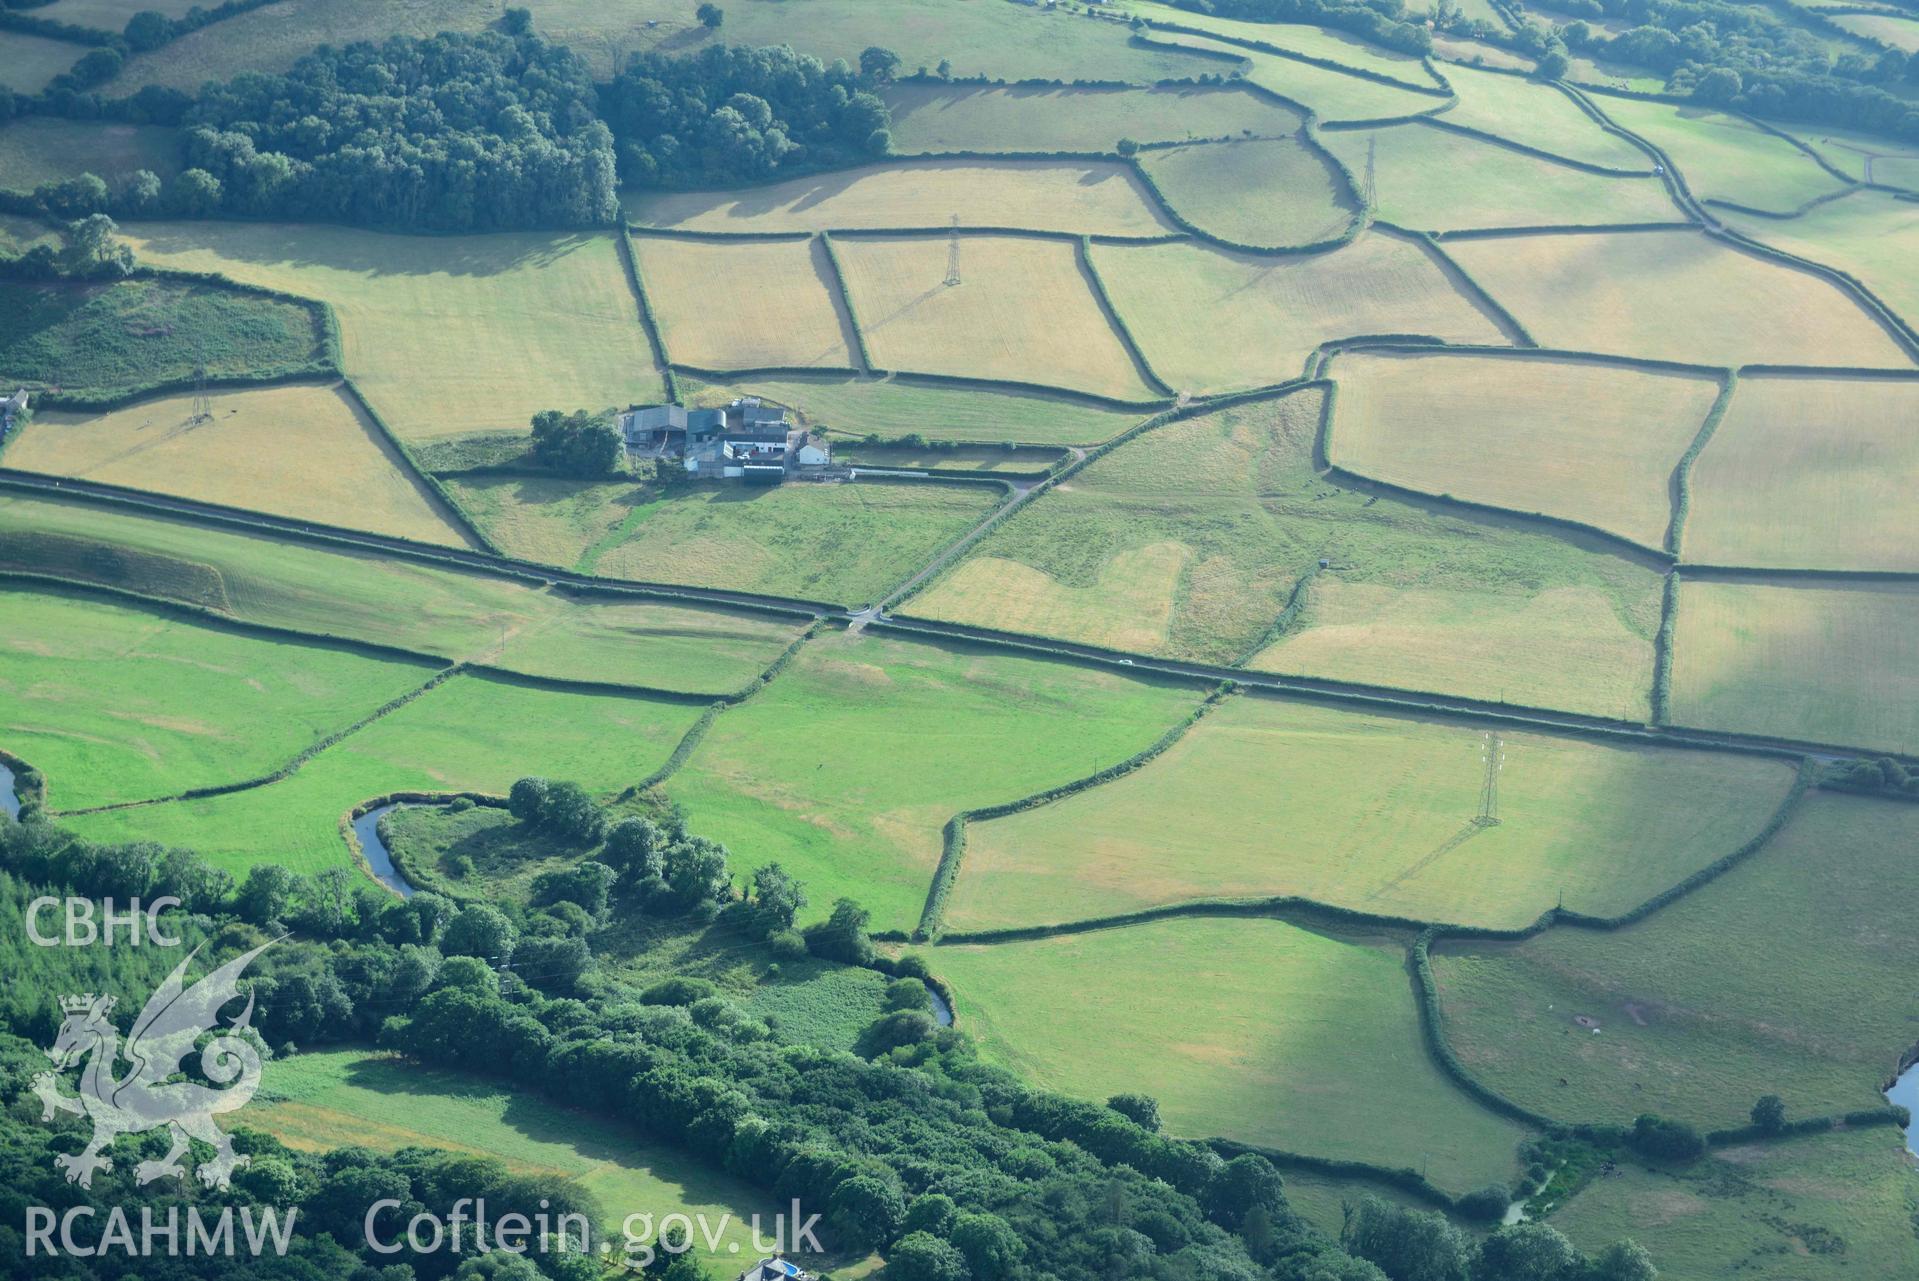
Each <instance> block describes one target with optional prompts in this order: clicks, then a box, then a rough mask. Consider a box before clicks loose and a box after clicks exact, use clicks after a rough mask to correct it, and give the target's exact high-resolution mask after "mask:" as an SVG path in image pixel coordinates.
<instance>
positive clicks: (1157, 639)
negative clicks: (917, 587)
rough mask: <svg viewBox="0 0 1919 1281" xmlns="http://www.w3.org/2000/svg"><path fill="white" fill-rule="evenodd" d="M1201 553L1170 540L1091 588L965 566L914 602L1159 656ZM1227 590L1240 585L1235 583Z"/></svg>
mask: <svg viewBox="0 0 1919 1281" xmlns="http://www.w3.org/2000/svg"><path fill="white" fill-rule="evenodd" d="M1198 555H1199V552H1198V550H1197V549H1195V548H1193V547H1191V546H1189V545H1187V544H1185V543H1181V542H1175V541H1172V540H1170V539H1169V540H1167V541H1165V542H1158V543H1150V544H1148V545H1146V546H1144V547H1128V548H1125V549H1124V550H1121V551H1118V552H1115V553H1114V554H1113V556H1112V557H1111V558H1109V559H1108V560H1107V561H1106V562H1105V563H1104V564H1102V565H1100V566H1099V568H1098V569H1097V570H1096V571H1095V576H1094V578H1093V581H1091V582H1090V583H1085V584H1077V583H1068V582H1061V581H1060V580H1059V579H1058V578H1055V577H1054V576H1053V575H1051V574H1049V573H1047V572H1046V571H1045V570H1042V569H1035V568H1034V567H1033V566H1031V565H1028V564H1026V563H1024V562H1022V561H1017V560H1012V559H1010V558H1007V557H1003V556H991V555H982V556H974V557H969V558H968V559H966V560H964V561H962V562H961V563H960V564H959V566H958V567H957V568H955V569H954V570H953V571H952V572H951V573H950V574H948V575H947V576H946V577H945V578H943V579H941V580H940V581H939V583H938V585H937V586H936V587H934V588H933V589H932V590H931V591H929V592H928V593H927V594H926V595H925V596H924V597H923V598H921V599H920V600H918V601H915V602H914V603H913V612H914V613H919V614H924V615H926V616H928V617H931V618H943V619H949V620H953V621H959V622H965V621H975V620H981V619H990V620H992V621H991V623H990V624H987V625H989V626H991V627H993V628H995V629H996V630H999V631H1006V632H1024V633H1027V634H1030V635H1035V636H1064V637H1072V638H1076V639H1077V638H1086V639H1087V640H1089V641H1090V642H1091V643H1093V644H1097V645H1102V646H1105V647H1106V648H1108V649H1119V650H1130V651H1133V652H1135V653H1156V652H1159V651H1162V650H1164V649H1165V648H1166V647H1167V644H1168V640H1169V638H1170V636H1171V634H1172V630H1173V621H1174V618H1175V616H1176V615H1177V614H1178V612H1179V607H1180V604H1181V603H1182V602H1181V600H1180V596H1181V589H1182V587H1183V586H1184V584H1185V582H1186V579H1187V569H1188V566H1190V565H1191V564H1192V563H1193V561H1194V560H1195V559H1196V558H1197V557H1198ZM1229 586H1237V584H1230V585H1229Z"/></svg>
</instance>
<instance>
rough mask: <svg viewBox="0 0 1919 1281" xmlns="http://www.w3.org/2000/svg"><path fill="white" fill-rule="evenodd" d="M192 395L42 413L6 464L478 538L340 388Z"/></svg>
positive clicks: (437, 537) (326, 519)
mask: <svg viewBox="0 0 1919 1281" xmlns="http://www.w3.org/2000/svg"><path fill="white" fill-rule="evenodd" d="M206 400H207V406H208V409H207V412H209V413H210V414H211V415H212V418H211V419H210V420H206V421H202V420H200V419H198V418H197V417H196V415H195V412H194V406H195V405H196V403H198V398H197V397H196V396H194V395H193V394H192V393H191V392H188V393H183V394H180V395H175V396H163V397H160V398H159V399H157V400H142V401H137V402H135V403H134V404H131V405H128V406H127V407H126V408H124V409H118V410H115V411H113V412H112V413H107V414H99V415H84V414H62V413H57V412H53V411H48V412H45V413H41V414H38V415H36V416H35V417H34V420H33V422H32V423H31V424H30V425H29V426H28V428H27V429H26V430H25V431H23V432H22V433H21V434H20V438H19V439H18V440H16V441H14V442H13V443H12V444H11V445H9V446H8V448H7V465H8V466H10V467H18V468H21V469H22V470H25V471H37V472H45V473H47V474H49V475H53V476H76V477H81V478H84V479H87V480H95V481H103V482H105V483H107V484H112V485H124V486H127V487H128V488H131V489H145V490H151V491H154V492H157V493H163V494H176V495H179V496H180V497H183V498H195V499H201V500H204V501H206V502H213V503H222V504H224V505H226V506H229V507H244V508H249V509H252V510H255V511H266V512H272V513H274V514H276V515H281V516H292V517H294V518H296V519H301V520H314V521H320V522H323V523H325V524H330V525H341V526H345V527H347V528H350V529H369V530H372V531H374V532H375V533H381V534H395V535H398V536H400V537H402V538H413V539H418V540H420V541H422V542H428V543H446V544H449V545H451V546H455V547H466V546H468V545H469V540H468V538H467V536H466V535H465V534H464V533H462V532H461V530H460V529H459V528H458V527H457V526H455V525H454V524H453V522H452V520H451V518H450V516H449V515H448V514H447V513H446V510H445V504H444V503H443V502H442V501H441V500H440V499H439V498H438V497H437V496H435V495H434V494H433V493H432V491H431V490H429V489H428V488H427V487H426V485H425V483H424V482H422V481H421V480H420V479H419V477H417V476H416V475H415V474H414V473H413V471H412V469H411V468H410V467H409V466H408V465H407V462H406V460H405V459H403V458H401V457H400V455H399V452H398V451H397V450H395V449H394V448H393V445H392V444H391V442H389V441H388V440H387V439H386V437H384V436H383V435H381V434H380V432H379V429H378V428H377V427H375V426H374V425H373V424H372V423H371V422H370V421H368V420H367V417H366V415H365V414H364V413H363V412H361V410H360V408H359V406H358V405H356V404H354V403H353V401H352V400H351V399H349V398H348V397H347V396H346V394H345V393H344V392H343V391H341V389H340V388H339V387H337V386H320V385H317V384H312V383H293V384H288V385H285V386H279V387H261V388H255V389H251V390H246V391H216V392H211V393H209V394H208V396H207V398H206Z"/></svg>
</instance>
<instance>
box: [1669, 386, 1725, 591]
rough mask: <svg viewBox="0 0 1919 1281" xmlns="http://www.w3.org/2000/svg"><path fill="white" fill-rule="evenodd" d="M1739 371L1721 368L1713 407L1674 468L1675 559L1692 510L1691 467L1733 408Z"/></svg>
mask: <svg viewBox="0 0 1919 1281" xmlns="http://www.w3.org/2000/svg"><path fill="white" fill-rule="evenodd" d="M1739 372H1740V371H1738V370H1734V369H1725V370H1721V371H1720V374H1719V394H1718V395H1717V396H1715V397H1714V398H1713V402H1712V407H1711V408H1710V409H1708V410H1707V411H1706V417H1705V420H1704V421H1703V422H1701V423H1700V424H1699V431H1698V432H1697V433H1696V434H1695V435H1694V436H1693V438H1692V443H1691V444H1690V445H1688V446H1686V452H1685V453H1683V454H1681V455H1680V456H1679V462H1678V463H1677V464H1676V465H1674V467H1673V470H1672V485H1671V490H1672V519H1671V521H1670V522H1669V523H1668V524H1667V526H1666V552H1667V554H1668V555H1670V556H1671V557H1672V558H1673V560H1674V561H1677V560H1679V558H1680V556H1681V554H1682V551H1683V548H1684V546H1685V537H1686V517H1688V516H1689V515H1691V514H1692V469H1693V464H1694V463H1696V462H1698V461H1699V455H1700V454H1702V453H1704V452H1705V449H1706V446H1707V444H1708V443H1710V442H1711V440H1712V438H1713V434H1714V433H1715V432H1717V431H1718V430H1719V424H1720V423H1721V422H1722V421H1724V419H1725V417H1726V411H1727V410H1729V409H1731V408H1732V398H1733V396H1734V395H1735V394H1737V392H1738V390H1739Z"/></svg>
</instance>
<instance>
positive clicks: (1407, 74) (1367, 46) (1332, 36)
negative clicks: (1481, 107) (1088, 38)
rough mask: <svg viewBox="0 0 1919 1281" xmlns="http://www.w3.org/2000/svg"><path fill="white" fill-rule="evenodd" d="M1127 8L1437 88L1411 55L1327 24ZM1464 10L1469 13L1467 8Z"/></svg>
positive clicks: (1133, 2) (1139, 0)
mask: <svg viewBox="0 0 1919 1281" xmlns="http://www.w3.org/2000/svg"><path fill="white" fill-rule="evenodd" d="M1482 2H1483V0H1482ZM1469 3H1470V0H1469ZM1127 8H1128V9H1129V10H1130V11H1131V12H1133V13H1136V14H1138V15H1140V16H1141V17H1144V18H1148V19H1151V20H1153V21H1156V22H1166V23H1171V24H1174V25H1176V26H1182V27H1192V28H1193V29H1195V30H1198V31H1210V32H1213V33H1215V34H1217V35H1223V36H1233V37H1236V38H1238V39H1241V40H1256V41H1258V42H1259V43H1261V44H1268V45H1272V46H1273V47H1275V48H1278V49H1287V50H1290V51H1292V52H1294V53H1300V54H1305V55H1306V56H1308V57H1312V58H1324V59H1326V60H1327V61H1328V62H1336V63H1339V64H1340V65H1341V66H1344V67H1357V68H1359V69H1360V70H1362V71H1371V72H1373V73H1375V74H1376V75H1382V76H1393V77H1395V78H1397V79H1400V80H1405V81H1409V82H1411V83H1413V84H1425V85H1432V86H1433V87H1435V88H1437V87H1438V82H1437V81H1435V80H1434V79H1433V78H1432V77H1431V76H1430V75H1428V74H1427V72H1426V69H1425V68H1424V67H1423V66H1421V65H1420V62H1419V59H1418V58H1416V57H1414V56H1413V55H1412V54H1409V53H1400V52H1399V51H1397V50H1394V49H1386V48H1383V47H1381V46H1379V45H1376V44H1372V43H1370V42H1368V41H1367V40H1365V39H1363V38H1362V37H1360V36H1357V35H1353V34H1351V33H1349V32H1345V31H1337V30H1334V29H1332V28H1330V27H1314V26H1308V25H1306V24H1305V23H1300V22H1243V21H1239V20H1237V19H1234V18H1222V17H1218V16H1216V15H1214V14H1210V13H1202V12H1199V11H1197V10H1194V9H1185V8H1176V7H1175V6H1173V5H1170V4H1159V3H1156V2H1155V0H1129V3H1128V5H1127ZM1468 12H1469V15H1470V10H1469V11H1468Z"/></svg>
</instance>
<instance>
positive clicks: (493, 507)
mask: <svg viewBox="0 0 1919 1281" xmlns="http://www.w3.org/2000/svg"><path fill="white" fill-rule="evenodd" d="M447 485H448V488H449V489H450V490H451V492H452V493H453V496H454V498H455V500H456V501H457V502H459V504H460V505H461V506H462V507H463V508H465V509H466V510H467V512H468V513H470V514H471V515H472V517H473V519H474V520H475V521H476V522H477V523H478V524H479V526H480V528H482V529H484V530H486V531H487V534H488V535H489V536H490V537H491V538H493V539H494V540H495V541H496V542H498V543H499V544H500V545H501V546H502V547H504V548H506V549H507V551H508V552H509V553H511V554H513V555H516V556H522V557H525V558H527V559H529V560H537V561H543V562H546V563H548V564H555V565H563V566H566V567H568V568H577V569H579V570H581V571H583V572H590V573H597V574H602V575H605V576H607V577H611V578H631V579H636V580H643V581H647V582H660V583H675V584H684V585H688V586H695V587H730V588H737V589H739V590H741V591H751V592H763V593H767V594H770V595H781V596H797V597H800V598H802V599H805V600H826V601H832V602H840V603H852V604H863V603H865V602H868V601H873V600H878V599H879V598H881V597H883V596H885V595H886V594H887V593H888V592H890V591H891V590H892V589H893V588H895V587H897V586H899V585H900V584H901V583H903V582H905V581H906V580H907V579H909V578H911V577H912V576H913V574H914V573H915V571H917V570H918V569H919V568H920V567H921V566H923V565H925V564H926V563H927V562H928V561H930V560H931V559H932V558H933V557H934V556H935V555H937V554H938V553H939V552H940V551H941V550H942V549H943V548H945V547H946V546H947V545H949V544H950V543H952V542H954V541H956V540H957V539H959V538H960V537H961V536H962V535H963V534H965V533H966V531H967V530H969V529H971V528H972V527H973V526H974V525H976V524H978V523H979V522H980V521H982V520H984V519H985V518H986V515H987V513H988V512H990V511H992V509H993V507H994V505H995V504H997V503H998V502H999V501H1001V499H1002V497H1003V490H1002V489H1001V488H999V487H996V486H993V485H985V484H965V485H962V484H957V483H945V484H933V483H928V482H920V481H886V480H877V481H860V482H858V483H856V484H839V485H813V484H797V483H795V484H787V485H780V486H778V487H775V488H769V489H757V488H755V489H747V488H743V487H742V486H740V485H737V484H735V485H717V484H716V485H677V486H672V487H669V488H665V489H661V488H657V487H647V486H639V485H633V484H583V483H581V482H579V481H572V480H558V479H547V478H544V477H528V476H474V477H467V478H463V479H454V480H450V481H448V482H447Z"/></svg>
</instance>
